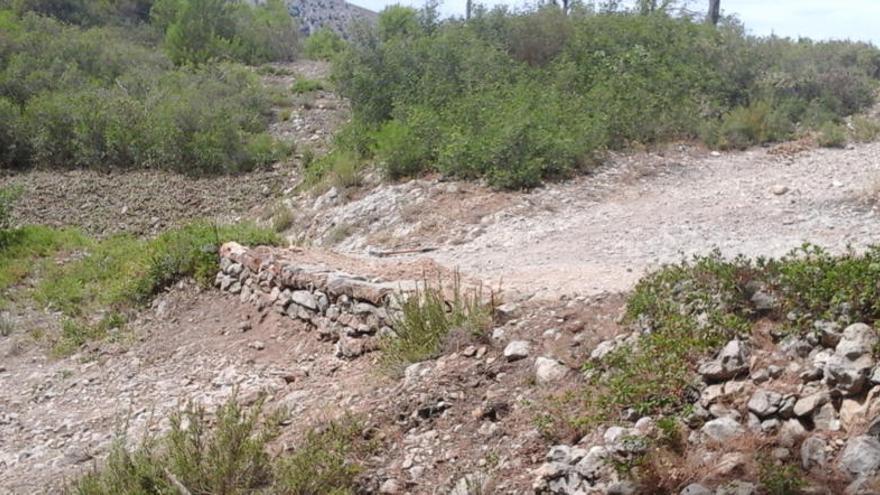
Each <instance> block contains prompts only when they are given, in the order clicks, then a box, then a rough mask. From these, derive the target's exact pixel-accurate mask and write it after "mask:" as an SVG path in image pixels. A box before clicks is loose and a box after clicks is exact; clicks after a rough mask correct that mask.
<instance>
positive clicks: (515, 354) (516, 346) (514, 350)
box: [504, 340, 530, 361]
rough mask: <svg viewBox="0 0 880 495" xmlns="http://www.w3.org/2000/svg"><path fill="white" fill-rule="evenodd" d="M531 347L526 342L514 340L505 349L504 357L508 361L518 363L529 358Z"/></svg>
mask: <svg viewBox="0 0 880 495" xmlns="http://www.w3.org/2000/svg"><path fill="white" fill-rule="evenodd" d="M529 348H530V345H529V343H528V341H525V340H514V341H513V342H511V343H509V344H507V347H505V348H504V357H505V358H507V360H508V361H517V360H520V359H525V358H527V357H529Z"/></svg>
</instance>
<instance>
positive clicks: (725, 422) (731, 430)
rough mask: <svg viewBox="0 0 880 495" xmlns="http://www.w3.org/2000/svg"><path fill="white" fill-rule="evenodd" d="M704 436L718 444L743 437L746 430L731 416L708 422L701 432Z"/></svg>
mask: <svg viewBox="0 0 880 495" xmlns="http://www.w3.org/2000/svg"><path fill="white" fill-rule="evenodd" d="M700 431H702V432H703V434H704V435H705V436H706V437H708V438H710V439H712V440H715V441H716V442H723V441H725V440H729V439H731V438H733V437H736V436H738V435H741V434H743V433H744V432H745V429H744V428H743V426H742V425H741V424H739V423H738V422H737V421H736V420H735V419H733V418H731V417H730V416H722V417H720V418H717V419H713V420H712V421H708V422H707V423H706V424H704V425H703V428H701V430H700Z"/></svg>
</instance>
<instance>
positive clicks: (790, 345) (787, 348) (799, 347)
mask: <svg viewBox="0 0 880 495" xmlns="http://www.w3.org/2000/svg"><path fill="white" fill-rule="evenodd" d="M779 348H780V349H781V350H782V352H784V353H786V354H788V355H791V356H797V357H807V356H808V355H809V354H810V351H812V350H813V346H811V345H810V343H809V342H807V341H806V340H804V339H799V338H797V337H794V336H790V337H787V338H785V339H784V340H783V341H782V342H780V343H779Z"/></svg>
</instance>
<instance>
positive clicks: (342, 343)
mask: <svg viewBox="0 0 880 495" xmlns="http://www.w3.org/2000/svg"><path fill="white" fill-rule="evenodd" d="M215 283H216V285H217V287H219V288H220V290H222V291H225V292H228V293H230V294H236V295H238V297H239V298H240V300H241V301H242V302H251V303H252V304H255V305H257V306H258V307H259V308H260V309H261V310H264V309H265V310H268V309H271V310H274V311H277V312H278V313H280V314H283V315H287V316H288V317H290V318H291V319H294V320H299V321H301V322H303V323H306V324H308V325H309V326H310V327H311V328H313V329H315V330H316V332H317V334H318V336H319V338H321V339H323V340H328V341H332V342H335V343H336V355H337V356H339V357H342V358H348V359H353V358H356V357H358V356H360V355H362V354H364V353H367V352H370V351H372V350H375V349H376V348H377V347H378V342H379V339H380V338H381V337H382V336H384V335H391V334H393V330H392V328H391V326H392V325H391V324H392V321H393V319H394V316H395V313H396V311H398V310H397V309H396V308H397V307H398V301H399V299H400V297H404V296H405V295H406V294H407V293H410V292H411V291H413V290H414V289H415V288H416V286H417V282H414V281H409V280H400V281H394V282H387V281H375V280H370V279H368V278H367V277H362V276H357V275H352V274H349V273H345V272H342V271H339V270H335V269H333V268H332V267H328V266H325V265H322V264H312V263H308V262H302V261H297V259H296V258H295V257H285V256H283V255H282V254H281V253H279V250H276V249H271V248H266V247H257V248H253V249H250V248H247V247H244V246H241V245H239V244H236V243H234V242H230V243H227V244H224V245H223V246H222V247H221V248H220V272H219V273H217V277H216V280H215Z"/></svg>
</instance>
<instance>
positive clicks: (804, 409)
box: [794, 390, 831, 416]
mask: <svg viewBox="0 0 880 495" xmlns="http://www.w3.org/2000/svg"><path fill="white" fill-rule="evenodd" d="M830 400H831V396H830V395H829V394H828V392H826V391H824V390H823V391H821V392H816V393H815V394H811V395H808V396H806V397H801V398H800V399H798V401H797V402H796V403H795V404H794V414H795V415H796V416H808V415H811V414H813V411H815V410H816V409H819V408H820V407H822V406H823V405H824V404H826V403H828V401H830Z"/></svg>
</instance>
